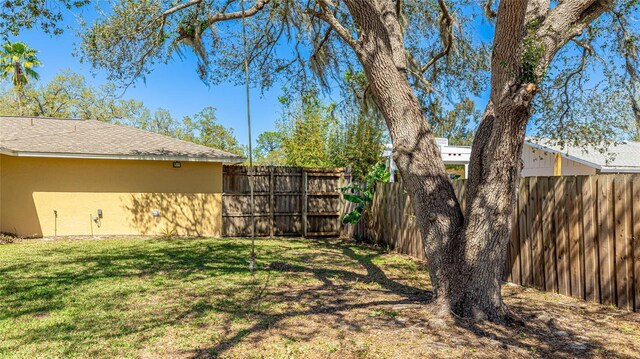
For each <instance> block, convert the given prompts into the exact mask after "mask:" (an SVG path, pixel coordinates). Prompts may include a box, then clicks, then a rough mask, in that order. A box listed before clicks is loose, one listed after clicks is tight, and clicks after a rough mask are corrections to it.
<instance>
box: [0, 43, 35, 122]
mask: <svg viewBox="0 0 640 359" xmlns="http://www.w3.org/2000/svg"><path fill="white" fill-rule="evenodd" d="M37 53H38V51H36V50H34V49H32V48H30V47H29V46H27V44H25V43H24V42H7V43H6V44H4V45H2V47H1V48H0V69H1V70H2V73H1V74H0V77H2V78H3V79H7V78H9V77H11V82H12V83H13V86H14V88H15V90H16V94H17V97H18V108H19V111H20V115H22V94H23V91H24V86H25V85H27V84H28V83H29V79H34V80H38V79H39V78H40V75H38V73H37V72H36V71H35V70H34V68H35V67H38V66H41V65H42V63H41V62H40V60H38V58H37V57H36V54H37Z"/></svg>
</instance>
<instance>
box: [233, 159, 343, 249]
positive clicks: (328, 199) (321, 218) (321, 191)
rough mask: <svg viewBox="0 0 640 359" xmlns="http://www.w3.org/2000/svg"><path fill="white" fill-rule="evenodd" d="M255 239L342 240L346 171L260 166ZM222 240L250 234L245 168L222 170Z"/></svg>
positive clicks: (256, 173)
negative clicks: (299, 238)
mask: <svg viewBox="0 0 640 359" xmlns="http://www.w3.org/2000/svg"><path fill="white" fill-rule="evenodd" d="M253 171H254V172H253V173H254V203H255V204H254V206H255V214H254V215H255V231H256V232H255V235H256V236H304V237H321V236H339V235H340V230H341V222H340V215H341V213H342V209H343V201H342V195H341V192H340V190H339V188H340V187H343V186H345V185H346V184H347V183H348V182H349V180H350V177H351V175H350V172H349V171H348V170H346V169H344V168H329V169H327V168H302V167H275V166H267V167H263V166H256V167H254V168H253ZM222 179H223V193H222V235H223V236H226V237H234V236H243V237H244V236H250V235H251V195H250V190H251V188H250V187H249V183H250V181H249V173H248V167H246V166H224V168H223V176H222Z"/></svg>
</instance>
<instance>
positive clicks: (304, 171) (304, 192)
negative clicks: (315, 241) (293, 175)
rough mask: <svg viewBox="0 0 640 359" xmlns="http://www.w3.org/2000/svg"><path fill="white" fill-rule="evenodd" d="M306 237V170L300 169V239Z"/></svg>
mask: <svg viewBox="0 0 640 359" xmlns="http://www.w3.org/2000/svg"><path fill="white" fill-rule="evenodd" d="M306 236H307V170H306V169H304V168H303V169H302V237H306Z"/></svg>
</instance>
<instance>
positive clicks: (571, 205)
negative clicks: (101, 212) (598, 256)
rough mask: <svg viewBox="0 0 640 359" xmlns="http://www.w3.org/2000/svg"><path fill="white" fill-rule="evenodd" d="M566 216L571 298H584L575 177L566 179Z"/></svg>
mask: <svg viewBox="0 0 640 359" xmlns="http://www.w3.org/2000/svg"><path fill="white" fill-rule="evenodd" d="M566 183H567V187H566V190H567V204H568V208H567V216H568V220H569V223H568V226H569V230H568V237H567V238H568V240H569V243H568V244H569V271H570V274H569V277H570V278H571V296H573V297H575V298H584V295H583V293H584V289H583V284H582V272H581V269H582V265H581V264H580V263H581V262H582V259H581V256H580V253H581V248H580V238H582V231H581V226H580V223H579V220H580V218H579V215H580V208H579V203H580V202H579V197H578V191H577V182H576V177H567V182H566Z"/></svg>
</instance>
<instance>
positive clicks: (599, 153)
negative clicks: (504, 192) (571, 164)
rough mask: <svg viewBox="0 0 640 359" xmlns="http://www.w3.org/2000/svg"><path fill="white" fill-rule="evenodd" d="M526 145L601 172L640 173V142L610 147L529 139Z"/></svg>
mask: <svg viewBox="0 0 640 359" xmlns="http://www.w3.org/2000/svg"><path fill="white" fill-rule="evenodd" d="M525 143H526V144H528V145H530V146H533V147H536V148H540V149H543V150H545V151H549V152H555V153H560V154H561V155H562V156H564V157H566V158H568V159H571V160H574V161H577V162H580V163H583V164H585V165H588V166H591V167H595V168H597V169H600V171H601V172H640V142H633V141H625V142H623V143H618V144H611V145H608V146H604V145H603V146H592V145H585V146H569V145H565V146H564V147H562V146H560V145H558V144H557V143H555V142H554V141H552V140H549V139H546V138H527V140H526V141H525Z"/></svg>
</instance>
